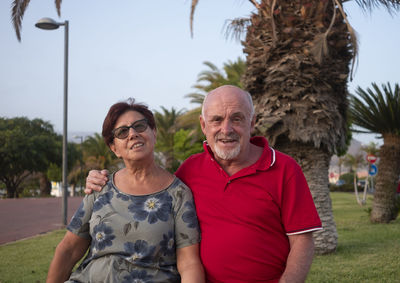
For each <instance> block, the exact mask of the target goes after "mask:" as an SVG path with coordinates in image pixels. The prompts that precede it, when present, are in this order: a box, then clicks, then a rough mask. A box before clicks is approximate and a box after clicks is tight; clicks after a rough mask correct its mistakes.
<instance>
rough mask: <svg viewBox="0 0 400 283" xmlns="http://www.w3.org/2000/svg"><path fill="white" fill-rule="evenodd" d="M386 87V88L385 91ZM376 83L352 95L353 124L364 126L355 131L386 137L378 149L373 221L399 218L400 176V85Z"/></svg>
mask: <svg viewBox="0 0 400 283" xmlns="http://www.w3.org/2000/svg"><path fill="white" fill-rule="evenodd" d="M382 90H383V91H382ZM382 90H381V89H380V88H379V87H378V85H377V84H376V83H372V89H371V88H367V89H366V90H363V89H362V88H361V87H358V88H357V89H356V94H357V96H355V95H353V96H352V97H351V104H350V113H351V116H352V119H353V124H354V125H356V126H358V127H360V128H362V129H361V130H359V129H355V130H354V131H356V132H360V133H375V134H379V135H380V136H381V137H382V138H383V145H382V147H381V148H380V150H379V155H380V161H379V171H378V175H377V177H376V185H375V194H374V201H373V205H372V212H371V218H370V219H371V221H372V222H380V223H387V222H389V221H391V220H394V219H396V217H397V214H398V207H397V205H396V186H397V180H398V178H399V176H400V87H399V85H398V84H395V87H394V89H392V87H391V86H390V84H389V83H387V85H384V84H382Z"/></svg>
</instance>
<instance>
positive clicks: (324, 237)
mask: <svg viewBox="0 0 400 283" xmlns="http://www.w3.org/2000/svg"><path fill="white" fill-rule="evenodd" d="M276 148H277V149H278V150H280V151H282V152H284V153H286V154H288V155H290V156H292V157H293V158H294V159H295V160H296V161H297V163H299V164H300V166H301V168H302V170H303V173H304V175H305V177H306V179H307V183H308V185H309V187H310V191H311V194H312V196H313V199H314V203H315V207H316V208H317V211H318V214H319V217H320V218H321V221H322V226H323V230H320V231H317V232H314V233H313V236H314V243H315V251H316V253H318V254H326V253H331V252H333V251H335V250H336V247H337V239H338V235H337V231H336V224H335V221H334V219H333V213H332V201H331V198H330V195H329V187H328V184H329V160H330V157H331V154H329V153H328V151H322V150H320V149H316V148H315V147H314V145H313V144H304V143H300V142H293V141H289V140H286V141H284V140H282V139H280V140H279V141H278V142H277V145H276Z"/></svg>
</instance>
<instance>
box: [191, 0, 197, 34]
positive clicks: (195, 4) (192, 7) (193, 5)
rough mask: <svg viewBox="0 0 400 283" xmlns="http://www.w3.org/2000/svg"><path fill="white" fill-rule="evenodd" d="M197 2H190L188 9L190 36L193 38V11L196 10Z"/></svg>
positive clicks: (193, 0)
mask: <svg viewBox="0 0 400 283" xmlns="http://www.w3.org/2000/svg"><path fill="white" fill-rule="evenodd" d="M198 2H199V1H198V0H192V5H191V7H190V36H191V37H193V18H194V10H195V9H196V6H197V3H198Z"/></svg>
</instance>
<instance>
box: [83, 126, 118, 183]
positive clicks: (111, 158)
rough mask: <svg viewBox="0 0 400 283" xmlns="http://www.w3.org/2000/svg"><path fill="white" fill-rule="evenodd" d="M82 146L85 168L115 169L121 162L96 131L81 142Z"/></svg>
mask: <svg viewBox="0 0 400 283" xmlns="http://www.w3.org/2000/svg"><path fill="white" fill-rule="evenodd" d="M82 148H83V160H84V162H85V168H86V170H91V169H103V168H107V169H108V170H110V171H115V170H116V169H117V168H118V167H119V165H120V163H121V161H120V160H119V159H117V157H116V156H115V155H114V153H113V152H112V151H111V150H110V149H109V148H108V146H107V145H106V143H105V142H104V139H103V137H102V136H101V135H100V134H98V133H95V134H94V136H91V137H88V138H87V139H86V140H85V141H84V142H83V144H82ZM85 175H86V173H85Z"/></svg>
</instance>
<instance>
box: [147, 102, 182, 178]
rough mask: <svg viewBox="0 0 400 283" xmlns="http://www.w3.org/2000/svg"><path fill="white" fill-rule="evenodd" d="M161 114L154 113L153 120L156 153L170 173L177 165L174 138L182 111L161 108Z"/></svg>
mask: <svg viewBox="0 0 400 283" xmlns="http://www.w3.org/2000/svg"><path fill="white" fill-rule="evenodd" d="M161 110H162V112H159V111H154V118H155V120H156V125H157V143H156V146H155V150H156V152H159V153H160V154H161V155H162V161H161V163H162V164H163V166H164V167H165V169H167V170H168V171H170V172H172V173H173V172H175V170H176V169H177V168H178V166H179V164H177V163H176V162H177V160H176V159H175V157H174V136H175V133H176V132H177V131H178V130H179V128H180V125H179V120H178V118H179V116H181V115H182V113H183V110H179V111H177V110H176V109H175V108H174V107H172V108H171V111H170V110H168V109H166V108H164V107H162V106H161Z"/></svg>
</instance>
